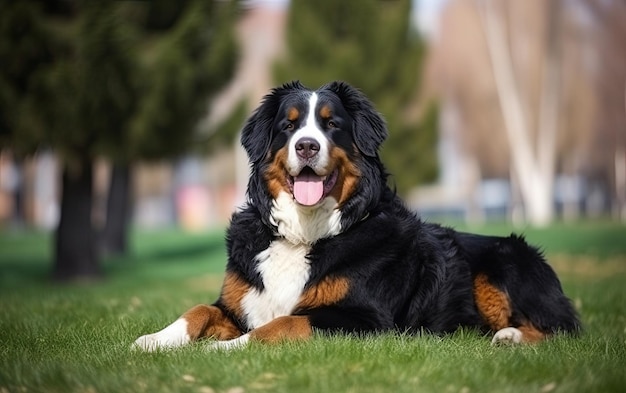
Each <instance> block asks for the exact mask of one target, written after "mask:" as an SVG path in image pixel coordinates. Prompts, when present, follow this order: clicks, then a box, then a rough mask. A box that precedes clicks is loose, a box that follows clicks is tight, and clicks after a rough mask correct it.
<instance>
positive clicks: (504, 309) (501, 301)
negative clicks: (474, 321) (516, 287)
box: [474, 274, 511, 331]
mask: <svg viewBox="0 0 626 393" xmlns="http://www.w3.org/2000/svg"><path fill="white" fill-rule="evenodd" d="M474 300H475V302H476V307H477V308H478V312H480V315H482V317H483V319H484V320H485V322H487V325H489V327H490V328H491V329H492V330H493V331H498V330H500V329H503V328H505V327H508V326H510V324H509V319H510V318H511V305H510V302H509V297H508V295H507V294H506V293H504V292H502V291H501V290H499V289H498V288H496V287H495V286H493V284H491V283H490V282H489V280H488V279H487V276H486V275H484V274H478V275H477V276H476V278H475V279H474Z"/></svg>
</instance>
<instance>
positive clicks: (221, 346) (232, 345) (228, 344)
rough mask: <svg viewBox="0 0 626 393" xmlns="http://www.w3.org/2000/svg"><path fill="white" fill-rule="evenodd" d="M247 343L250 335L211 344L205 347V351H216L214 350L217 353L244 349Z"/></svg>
mask: <svg viewBox="0 0 626 393" xmlns="http://www.w3.org/2000/svg"><path fill="white" fill-rule="evenodd" d="M249 341H250V335H249V334H244V335H243V336H240V337H237V338H235V339H232V340H226V341H215V342H212V343H210V344H209V345H208V346H207V349H208V350H209V351H216V350H217V351H219V350H222V351H231V350H233V349H241V348H244V347H245V346H246V345H248V342H249Z"/></svg>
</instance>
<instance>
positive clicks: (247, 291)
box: [134, 82, 580, 351]
mask: <svg viewBox="0 0 626 393" xmlns="http://www.w3.org/2000/svg"><path fill="white" fill-rule="evenodd" d="M386 136H387V128H386V125H385V122H384V120H383V119H382V117H381V115H380V114H379V113H378V112H377V111H376V110H375V109H374V107H373V105H372V104H371V102H370V101H369V100H368V99H367V98H366V97H365V96H364V95H363V94H362V93H361V92H360V91H359V90H357V89H355V88H353V87H351V86H350V85H348V84H346V83H345V82H332V83H329V84H327V85H325V86H322V87H321V88H319V89H318V90H315V91H312V90H310V89H307V88H306V87H304V86H303V85H302V84H301V83H299V82H292V83H288V84H285V85H283V86H281V87H278V88H275V89H273V90H272V91H271V92H270V93H269V94H268V95H267V96H265V98H264V99H263V101H262V103H261V105H260V106H259V108H258V109H256V111H255V112H254V113H253V114H252V116H251V117H250V118H249V119H248V121H247V123H246V124H245V126H244V128H243V130H242V135H241V142H242V144H243V146H244V148H245V149H246V151H247V153H248V156H249V159H250V163H251V175H250V179H249V183H248V190H247V195H248V202H247V205H246V206H245V207H243V208H242V209H241V210H240V211H237V212H236V213H234V214H233V216H232V219H231V223H230V227H229V229H228V232H227V236H226V244H227V250H228V263H227V266H226V273H225V278H224V282H223V286H222V289H221V294H220V296H219V298H218V299H217V301H216V302H215V303H213V304H212V305H198V306H195V307H193V308H192V309H190V310H189V311H187V312H185V313H184V314H183V315H182V316H181V317H180V318H178V319H177V320H176V321H175V322H173V323H172V324H170V325H169V326H167V327H165V328H164V329H163V330H161V331H159V332H157V333H154V334H148V335H145V336H142V337H140V338H139V339H137V340H136V341H135V344H134V345H135V346H136V347H138V348H141V349H144V350H148V351H150V350H155V349H162V348H173V347H179V346H182V345H185V344H188V343H190V342H193V341H197V340H201V339H204V338H211V339H213V340H212V341H211V342H210V344H209V345H210V346H211V347H212V348H225V349H229V348H236V347H242V346H245V345H247V344H248V343H249V342H251V341H257V342H264V343H275V342H279V341H283V340H302V339H308V338H310V337H312V335H313V334H314V332H316V331H330V332H345V333H357V334H359V333H374V332H386V331H399V332H415V333H417V332H432V333H434V334H443V333H447V332H452V331H454V330H456V329H458V328H459V327H463V326H465V327H473V328H477V329H481V330H484V331H485V332H492V333H493V339H492V343H534V342H538V341H540V340H543V339H544V338H546V337H549V336H551V335H553V334H555V333H557V332H569V333H575V332H577V331H579V329H580V323H579V320H578V317H577V314H576V312H575V310H574V308H573V307H572V305H571V302H570V301H569V299H568V298H567V297H566V296H565V295H564V294H563V291H562V289H561V285H560V282H559V280H558V278H557V276H556V274H555V272H554V271H553V270H552V268H551V267H550V266H549V265H548V264H547V263H546V261H545V260H544V258H543V256H542V254H541V252H539V251H538V250H537V249H536V248H534V247H532V246H529V245H528V244H527V243H526V242H525V241H524V239H523V238H522V237H520V236H516V235H511V236H509V237H494V236H482V235H475V234H468V233H461V232H457V231H455V230H453V229H451V228H447V227H444V226H440V225H437V224H433V223H427V222H424V221H422V220H421V219H420V218H419V217H418V216H417V215H416V214H415V213H413V212H412V211H410V210H409V209H407V207H406V206H405V204H404V203H403V202H402V201H401V200H400V198H399V197H398V196H397V195H396V193H395V192H394V191H393V190H392V189H391V188H390V187H389V185H388V183H387V173H386V171H385V168H384V166H383V164H382V163H381V160H380V158H379V154H378V150H379V148H380V145H381V144H382V142H383V141H384V140H385V138H386Z"/></svg>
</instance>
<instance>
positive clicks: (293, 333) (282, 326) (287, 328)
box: [249, 315, 313, 344]
mask: <svg viewBox="0 0 626 393" xmlns="http://www.w3.org/2000/svg"><path fill="white" fill-rule="evenodd" d="M249 334H250V339H252V340H257V341H260V342H263V343H268V344H274V343H278V342H281V341H300V340H307V339H309V338H310V337H311V336H312V335H313V329H312V328H311V323H310V322H309V318H308V317H306V316H304V315H288V316H284V317H279V318H276V319H274V320H273V321H271V322H269V323H267V324H265V325H263V326H261V327H258V328H256V329H254V330H252V331H251V332H250V333H249Z"/></svg>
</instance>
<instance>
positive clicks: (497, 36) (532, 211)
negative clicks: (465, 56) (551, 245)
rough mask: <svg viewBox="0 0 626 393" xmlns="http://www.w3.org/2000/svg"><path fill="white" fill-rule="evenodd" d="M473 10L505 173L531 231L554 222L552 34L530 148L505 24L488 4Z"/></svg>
mask: <svg viewBox="0 0 626 393" xmlns="http://www.w3.org/2000/svg"><path fill="white" fill-rule="evenodd" d="M551 3H552V2H551ZM478 7H479V8H478V9H479V12H480V15H481V17H482V21H483V27H484V31H485V38H486V40H487V49H488V51H489V55H490V58H491V64H492V67H493V73H494V79H495V82H496V89H497V91H498V98H499V101H500V106H501V108H502V116H503V118H504V123H505V130H506V132H507V137H508V138H507V139H508V141H509V150H510V155H511V167H512V170H513V172H514V173H515V175H516V179H517V182H518V185H519V189H520V195H521V197H522V201H523V204H524V211H525V216H526V218H527V219H528V220H529V221H530V222H531V223H532V224H533V225H536V226H545V225H547V224H549V223H550V222H551V221H552V219H553V217H554V206H553V193H554V189H553V186H554V185H553V182H554V177H555V175H554V172H555V168H556V165H555V160H556V142H555V141H556V130H557V119H558V117H557V116H558V112H557V111H558V98H559V96H558V91H557V89H558V88H559V83H558V79H555V78H558V77H559V73H558V53H556V49H555V46H556V37H555V35H556V29H554V28H551V29H550V30H549V37H548V40H549V42H548V53H547V60H544V61H546V63H545V69H544V81H543V85H542V87H543V91H542V104H543V105H544V106H545V107H543V108H540V110H541V111H542V112H541V115H540V116H541V119H540V128H541V129H540V132H539V135H538V136H537V140H536V143H535V144H534V147H535V148H533V143H532V138H531V129H530V127H529V124H530V121H529V119H528V118H527V116H526V115H525V113H524V109H523V105H522V97H521V92H520V90H519V88H518V87H517V83H516V79H515V75H514V67H513V61H512V59H511V56H510V48H509V43H508V40H507V30H506V28H505V21H504V20H505V18H504V16H503V15H501V14H500V15H499V14H498V12H497V11H496V10H495V5H494V4H493V1H490V0H482V1H480V2H479V3H478ZM549 7H550V8H549V10H550V13H551V14H550V22H554V21H555V20H556V17H557V15H556V14H555V13H556V12H557V11H558V10H557V8H556V6H552V5H550V6H549Z"/></svg>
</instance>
